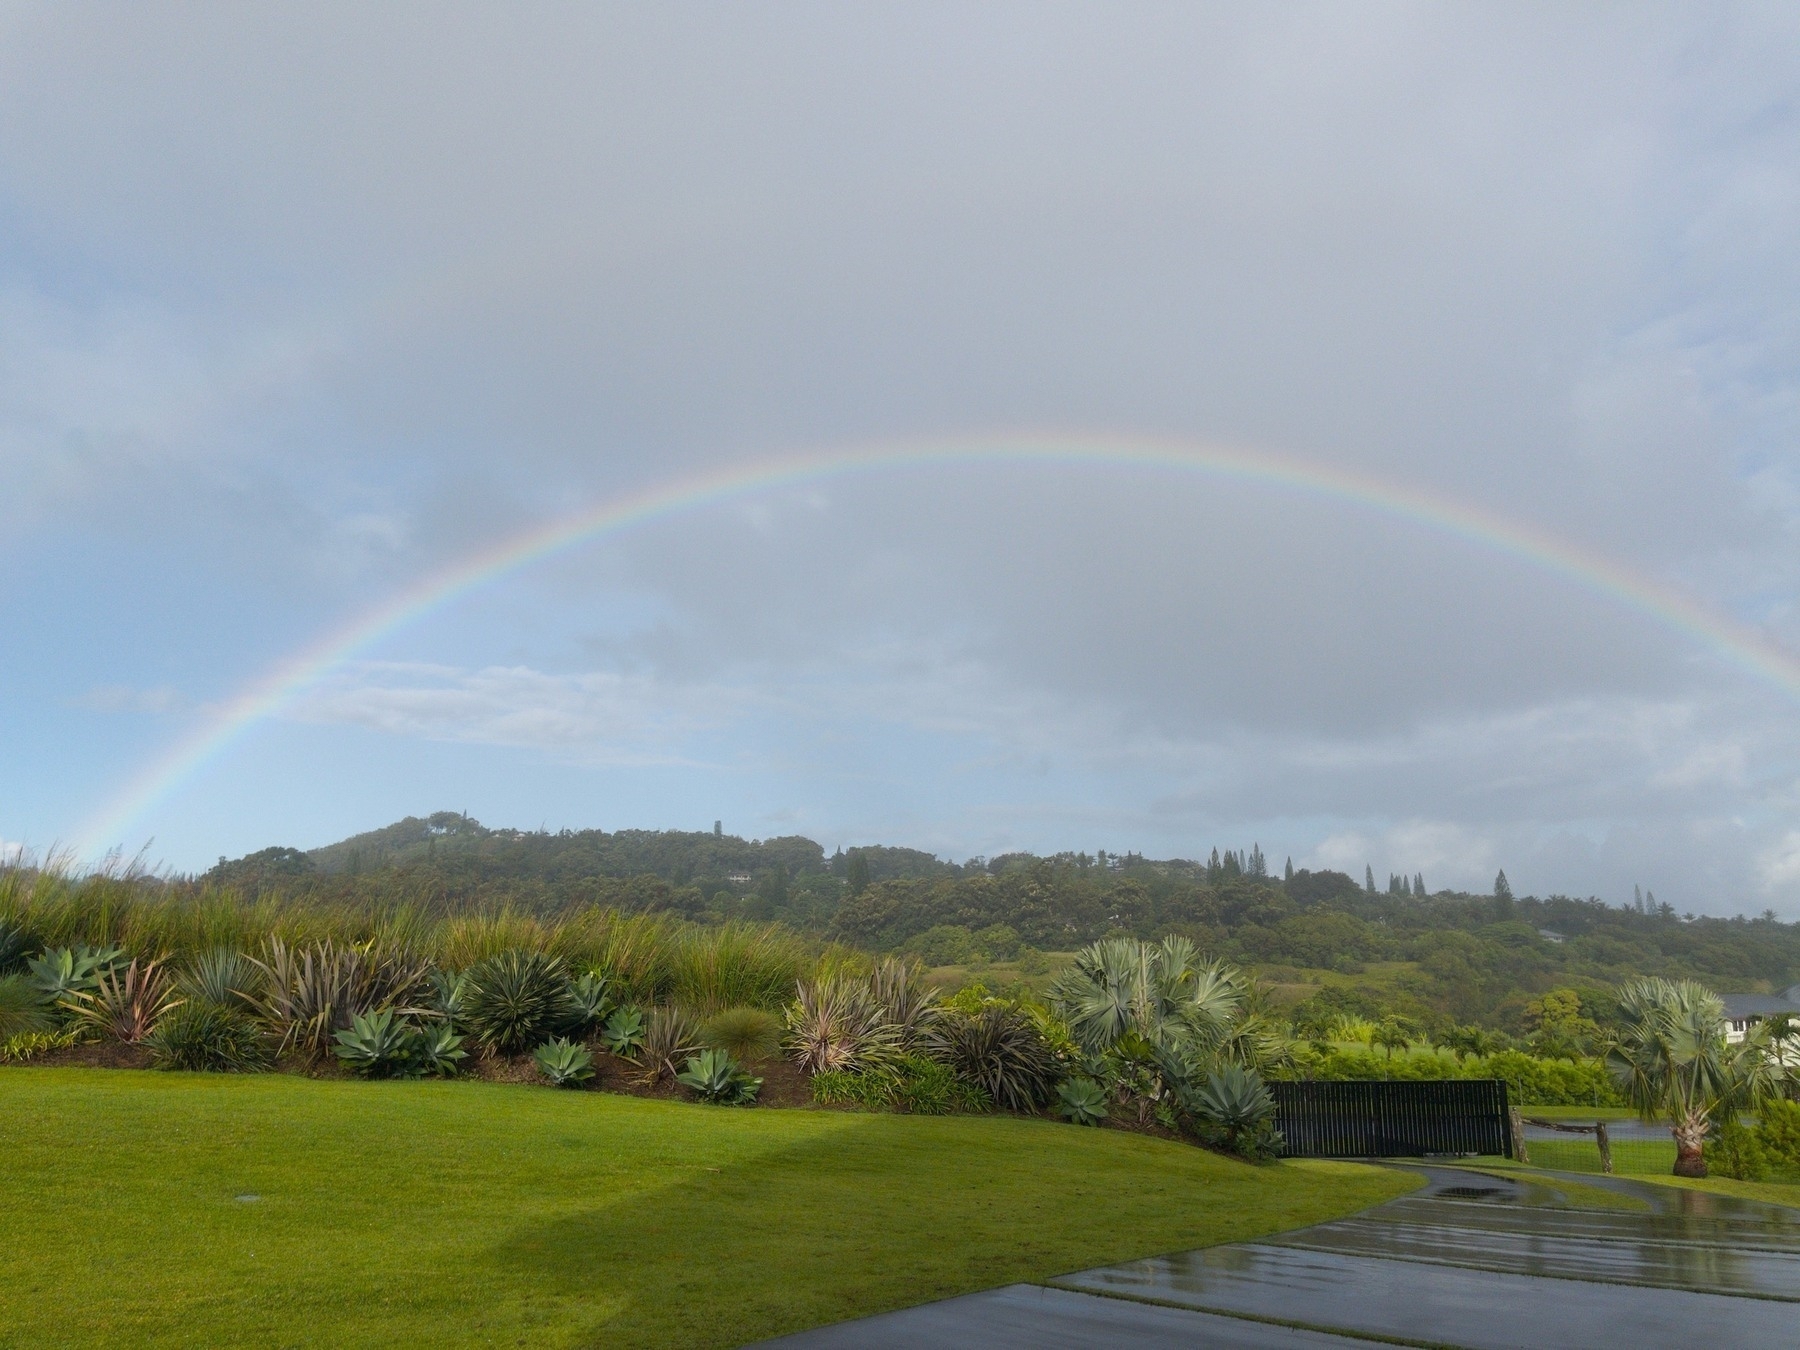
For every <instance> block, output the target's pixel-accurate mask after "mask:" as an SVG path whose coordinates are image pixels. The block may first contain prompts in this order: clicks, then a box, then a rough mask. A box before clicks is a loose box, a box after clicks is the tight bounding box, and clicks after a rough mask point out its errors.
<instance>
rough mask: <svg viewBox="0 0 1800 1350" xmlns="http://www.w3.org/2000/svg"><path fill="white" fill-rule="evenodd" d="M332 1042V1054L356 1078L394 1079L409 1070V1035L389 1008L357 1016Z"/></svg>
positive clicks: (411, 1038) (411, 1046) (410, 1049)
mask: <svg viewBox="0 0 1800 1350" xmlns="http://www.w3.org/2000/svg"><path fill="white" fill-rule="evenodd" d="M333 1039H335V1040H336V1041H337V1046H336V1048H335V1050H334V1051H333V1053H335V1054H336V1055H337V1057H338V1058H339V1059H341V1060H343V1061H344V1063H345V1064H347V1065H348V1066H349V1068H350V1071H351V1072H352V1073H354V1074H356V1075H357V1076H358V1077H359V1078H396V1077H399V1076H401V1075H403V1074H405V1073H406V1072H407V1071H408V1070H410V1069H411V1068H412V1060H413V1056H412V1049H413V1033H412V1030H411V1028H409V1027H408V1026H407V1025H406V1023H405V1022H404V1021H403V1020H401V1019H400V1018H398V1017H396V1016H395V1015H394V1010H393V1009H392V1008H380V1009H377V1010H376V1011H374V1012H371V1013H357V1014H356V1015H355V1016H353V1017H352V1018H351V1019H350V1025H349V1026H348V1027H346V1028H345V1029H344V1030H342V1031H340V1032H338V1033H337V1034H336V1035H335V1037H334V1038H333Z"/></svg>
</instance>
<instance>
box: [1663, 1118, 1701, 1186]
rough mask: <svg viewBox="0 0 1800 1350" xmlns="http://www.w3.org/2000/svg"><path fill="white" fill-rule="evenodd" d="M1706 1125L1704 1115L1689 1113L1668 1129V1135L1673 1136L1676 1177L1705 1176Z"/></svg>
mask: <svg viewBox="0 0 1800 1350" xmlns="http://www.w3.org/2000/svg"><path fill="white" fill-rule="evenodd" d="M1706 1125H1707V1120H1706V1116H1705V1114H1704V1113H1702V1112H1699V1111H1689V1112H1688V1113H1687V1114H1686V1115H1685V1116H1683V1117H1682V1118H1681V1119H1679V1120H1677V1121H1676V1122H1675V1123H1674V1125H1673V1126H1671V1127H1670V1130H1669V1133H1671V1134H1673V1135H1674V1136H1675V1175H1676V1176H1678V1177H1703V1176H1705V1175H1706V1153H1705V1151H1704V1150H1705V1145H1706Z"/></svg>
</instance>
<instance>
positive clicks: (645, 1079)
mask: <svg viewBox="0 0 1800 1350" xmlns="http://www.w3.org/2000/svg"><path fill="white" fill-rule="evenodd" d="M699 1048H700V1047H699V1046H698V1045H696V1044H695V1036H694V1025H693V1023H692V1022H690V1021H688V1019H687V1017H686V1016H685V1015H684V1014H683V1013H682V1012H681V1011H680V1010H679V1009H676V1008H652V1009H651V1010H650V1017H649V1019H648V1020H647V1021H646V1022H645V1023H644V1044H643V1046H642V1048H641V1049H640V1050H639V1051H638V1065H639V1073H638V1081H639V1082H640V1083H643V1084H645V1085H646V1086H648V1085H650V1084H653V1083H660V1082H662V1081H663V1079H665V1078H674V1077H676V1076H678V1075H679V1074H680V1072H681V1065H682V1061H684V1060H685V1059H687V1058H688V1056H690V1055H692V1054H693V1053H694V1052H695V1051H696V1050H698V1049H699Z"/></svg>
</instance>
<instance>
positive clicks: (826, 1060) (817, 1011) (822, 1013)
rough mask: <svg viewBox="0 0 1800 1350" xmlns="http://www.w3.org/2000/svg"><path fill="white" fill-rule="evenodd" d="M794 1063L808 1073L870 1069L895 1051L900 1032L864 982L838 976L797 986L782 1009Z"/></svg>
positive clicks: (889, 1057)
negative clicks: (784, 1014) (796, 989)
mask: <svg viewBox="0 0 1800 1350" xmlns="http://www.w3.org/2000/svg"><path fill="white" fill-rule="evenodd" d="M787 1031H788V1040H789V1043H790V1045H791V1047H792V1050H793V1055H794V1059H795V1060H796V1061H798V1063H799V1065H800V1067H801V1068H802V1069H804V1070H806V1071H807V1072H808V1073H824V1072H827V1071H830V1070H833V1069H849V1070H852V1071H859V1070H863V1069H868V1068H872V1067H874V1066H876V1065H878V1064H881V1063H882V1062H884V1061H886V1060H890V1059H892V1058H893V1057H894V1055H896V1054H897V1053H899V1049H900V1033H899V1030H898V1029H897V1028H896V1027H894V1026H893V1025H892V1024H891V1023H889V1022H888V1021H887V1019H886V1016H885V1014H884V1012H883V1010H882V1008H881V1006H880V1004H878V1003H877V1002H876V1001H875V999H874V997H873V996H872V995H871V993H870V990H869V984H868V981H866V980H859V979H856V978H855V977H853V976H850V975H847V974H844V973H842V972H840V973H838V974H836V975H831V976H827V977H826V978H825V979H822V980H817V981H814V982H810V983H808V982H802V983H801V984H800V985H799V987H798V996H797V997H796V998H795V1000H794V1002H793V1004H792V1005H790V1006H789V1008H788V1011H787Z"/></svg>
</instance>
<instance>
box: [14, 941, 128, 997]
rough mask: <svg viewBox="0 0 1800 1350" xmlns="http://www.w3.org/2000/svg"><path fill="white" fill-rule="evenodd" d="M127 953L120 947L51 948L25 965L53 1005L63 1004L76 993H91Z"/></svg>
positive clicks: (35, 983)
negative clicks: (104, 973)
mask: <svg viewBox="0 0 1800 1350" xmlns="http://www.w3.org/2000/svg"><path fill="white" fill-rule="evenodd" d="M124 954H125V953H123V952H122V951H120V950H119V949H118V948H117V947H52V948H50V949H49V950H47V951H46V952H44V953H43V955H41V956H36V957H33V958H32V959H31V960H30V961H28V962H26V965H27V966H29V967H30V969H31V982H32V984H34V985H36V986H37V988H38V991H39V992H40V993H41V994H43V996H44V998H45V999H46V1000H48V1001H49V1002H51V1003H62V1002H64V1001H65V1000H67V999H69V998H71V997H73V996H74V995H76V994H84V993H91V992H93V990H94V989H95V988H97V987H98V986H99V983H100V975H101V973H102V972H104V971H107V970H110V969H112V967H113V965H114V964H115V963H117V961H118V960H119V958H120V957H122V956H123V955H124Z"/></svg>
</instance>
